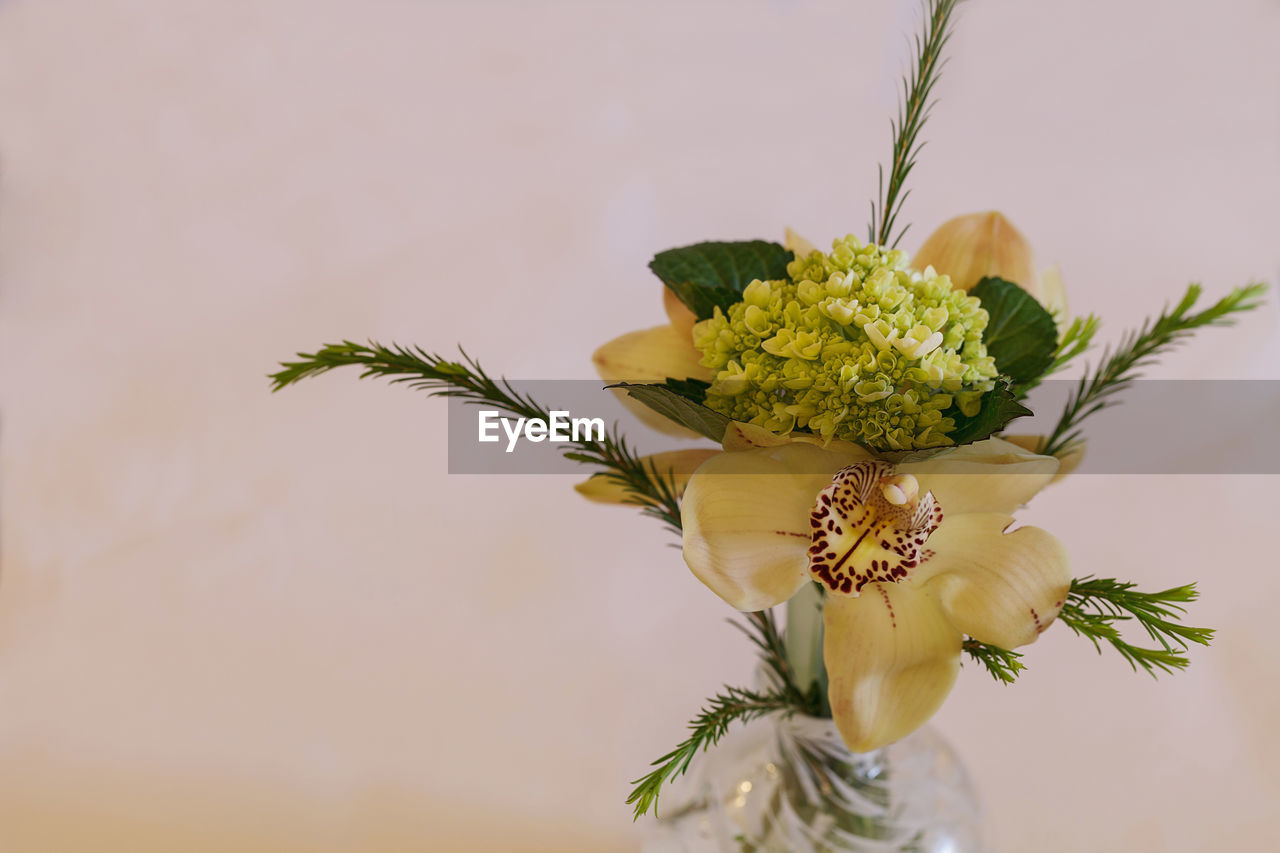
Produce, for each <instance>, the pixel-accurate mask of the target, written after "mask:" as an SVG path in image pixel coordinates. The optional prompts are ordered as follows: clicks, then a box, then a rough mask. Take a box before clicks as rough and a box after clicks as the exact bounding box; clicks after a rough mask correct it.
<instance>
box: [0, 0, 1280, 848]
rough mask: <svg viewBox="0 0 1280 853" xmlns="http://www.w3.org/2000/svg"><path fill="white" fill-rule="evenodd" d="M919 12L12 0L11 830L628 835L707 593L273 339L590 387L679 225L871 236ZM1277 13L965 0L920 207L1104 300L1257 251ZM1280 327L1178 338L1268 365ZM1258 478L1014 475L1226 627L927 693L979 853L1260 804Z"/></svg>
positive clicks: (6, 632)
mask: <svg viewBox="0 0 1280 853" xmlns="http://www.w3.org/2000/svg"><path fill="white" fill-rule="evenodd" d="M914 7H915V4H914V3H912V2H878V3H871V2H852V0H850V2H843V3H829V2H771V3H762V2H730V0H723V2H702V3H654V2H650V3H632V4H614V3H603V2H598V3H585V2H582V3H569V2H541V3H506V2H472V3H463V2H455V3H444V2H425V0H420V1H419V2H410V0H400V2H382V1H381V0H379V2H371V0H365V2H333V0H330V2H314V0H307V2H304V0H271V2H255V3H246V2H226V0H183V2H165V3H154V2H152V3H145V2H126V0H109V1H108V2H94V3H87V2H80V3H75V2H34V1H33V0H29V2H12V0H11V2H8V3H5V4H4V5H3V6H0V109H2V112H0V272H2V276H3V278H2V280H0V317H2V319H0V359H2V361H0V380H2V382H3V385H2V391H0V393H2V395H3V400H2V403H3V419H2V421H0V454H2V456H0V461H2V464H3V470H2V472H0V473H2V474H3V496H2V497H3V511H4V527H3V552H2V556H3V574H2V575H0V850H4V851H6V853H9V851H20V852H21V853H26V851H98V850H104V851H129V853H140V851H172V850H183V851H203V850H210V851H213V850H232V849H234V850H272V851H280V850H297V851H339V850H342V851H349V850H370V851H400V850H425V849H432V850H449V851H451V850H477V851H479V850H485V851H488V850H511V851H526V850H554V851H593V853H594V851H631V850H636V849H638V846H639V841H640V837H641V828H640V827H636V826H633V825H632V823H631V822H630V819H629V813H628V809H627V808H626V807H624V806H623V804H622V800H623V798H624V797H625V795H626V793H627V791H628V780H630V779H633V778H634V777H635V776H637V775H639V774H640V773H641V772H642V769H643V767H644V766H645V764H646V763H647V762H648V761H649V760H650V759H651V758H653V757H654V756H656V755H658V754H660V753H661V752H663V751H665V750H666V749H667V748H669V747H670V746H671V745H673V743H674V742H675V741H676V740H678V739H679V738H680V737H681V731H682V728H683V726H684V722H685V720H686V719H687V718H688V717H689V715H690V714H692V713H693V712H694V711H695V710H696V709H697V707H698V706H699V703H700V702H701V700H702V699H703V698H704V697H705V696H706V695H708V694H709V693H710V692H712V691H713V690H715V689H716V688H717V687H718V686H719V685H720V684H721V683H723V682H725V681H728V682H730V683H735V682H744V681H747V680H748V679H749V677H750V670H751V667H752V659H751V655H750V653H749V651H748V647H747V646H746V644H745V643H744V642H743V641H742V639H741V638H740V637H739V636H738V635H737V634H736V633H735V632H734V631H732V630H731V629H729V628H728V627H727V626H726V625H725V624H724V622H723V618H724V617H726V616H728V615H729V612H728V610H727V608H726V606H725V605H723V604H722V603H721V602H720V601H719V600H718V599H716V598H715V597H714V596H713V595H711V594H710V593H709V592H707V591H706V590H705V589H703V588H702V587H701V586H700V585H699V584H698V583H697V582H696V581H695V580H694V579H693V578H692V577H691V576H690V574H689V573H688V571H687V570H686V569H685V568H684V566H683V565H682V563H681V561H680V559H679V555H678V553H677V552H676V551H675V550H673V549H672V548H670V547H668V546H669V542H668V541H667V540H666V539H665V538H664V537H663V536H662V535H661V534H660V532H659V530H658V528H657V526H656V525H654V524H653V523H652V522H649V521H646V520H644V519H642V518H639V517H637V516H636V515H635V514H634V513H632V512H629V511H626V510H617V509H610V508H603V507H599V506H593V505H588V504H586V503H584V502H582V501H580V500H579V499H578V498H577V496H576V495H575V494H574V493H573V492H572V491H571V490H570V489H569V481H566V480H565V479H563V478H536V477H520V478H486V477H448V476H447V475H446V473H445V470H446V455H445V409H444V405H443V403H441V402H439V401H427V400H425V399H422V398H420V397H419V396H415V395H414V394H412V393H410V392H408V391H406V390H402V389H390V388H387V387H383V386H381V385H375V384H372V383H363V384H362V383H359V382H357V381H355V375H354V374H348V375H335V376H331V377H328V378H326V379H323V380H319V381H314V382H311V383H309V384H307V385H305V386H303V387H300V388H297V389H295V390H292V391H289V392H288V393H285V394H281V395H277V396H275V397H272V396H271V395H270V394H268V393H267V384H266V381H265V378H264V374H265V373H267V372H268V370H270V369H271V367H272V365H273V364H274V362H276V361H277V360H279V359H280V358H282V357H287V356H289V355H290V354H291V353H292V352H294V351H296V350H300V349H308V348H313V347H315V346H316V345H318V344H320V343H322V342H325V341H333V340H337V339H339V338H342V337H350V338H357V339H362V338H365V337H370V336H372V337H377V338H379V339H383V340H396V341H404V342H418V343H422V344H424V345H427V346H430V347H434V348H438V349H440V350H441V351H448V350H450V349H451V348H452V347H453V345H454V344H455V343H456V342H459V341H462V342H464V343H465V344H466V345H467V346H468V347H469V348H470V349H471V350H473V351H474V352H475V353H477V354H479V355H481V356H482V357H483V359H484V361H485V363H486V364H487V365H489V366H490V367H491V368H492V369H493V370H495V371H499V372H505V373H507V374H510V375H513V376H519V377H557V378H560V377H584V376H589V375H590V371H589V366H588V356H589V354H590V352H591V350H592V349H593V348H594V347H595V346H596V345H597V344H598V343H600V342H602V341H603V340H605V339H607V338H609V337H612V336H614V335H616V334H619V333H621V332H623V331H626V330H629V329H631V328H634V327H637V326H640V325H653V324H656V323H658V322H660V320H661V309H660V303H659V291H658V287H657V285H656V283H655V281H654V280H652V279H651V277H650V276H649V274H648V273H647V271H646V269H645V263H646V261H647V260H648V258H649V257H650V256H651V255H652V253H653V252H654V251H656V250H659V249H663V248H666V247H669V246H672V245H679V244H684V243H689V242H693V241H696V240H699V239H705V238H749V237H769V238H773V237H777V236H780V234H781V231H782V229H783V227H784V226H786V225H792V226H794V227H796V228H797V229H799V230H800V231H801V232H802V233H805V234H807V235H810V236H811V237H812V238H813V239H815V240H817V241H821V242H825V241H827V240H829V239H830V238H831V237H832V236H834V235H836V234H837V233H844V232H847V231H854V232H857V233H862V231H863V229H864V227H865V220H866V211H867V200H868V199H869V198H870V197H871V195H872V194H873V192H874V189H875V164H876V162H877V161H878V160H880V159H883V158H884V157H885V156H886V154H887V150H888V128H887V119H888V116H889V115H890V114H891V112H892V111H893V109H894V100H895V87H896V85H897V80H898V76H899V72H900V68H901V66H902V62H903V59H904V53H905V48H904V45H905V33H906V32H908V31H909V30H910V29H911V28H912V26H913V21H914V17H913V9H914ZM1278 39H1280V5H1278V4H1277V3H1276V2H1274V0H1232V2H1222V3H1217V4H1213V6H1212V7H1208V6H1205V5H1204V4H1202V3H1162V4H1153V3H1149V2H1140V0H1124V2H1120V0H1106V2H1103V0H1089V1H1088V2H1076V3H1055V4H1050V3H1039V2H1037V3H1029V2H1016V0H975V2H972V3H968V4H966V6H965V7H964V10H963V14H962V16H961V21H960V26H959V30H958V33H957V35H956V38H955V41H954V46H953V50H952V60H951V64H950V65H949V66H948V69H947V75H946V77H945V78H944V81H943V83H942V84H941V87H940V89H939V93H940V94H941V95H942V98H943V100H942V103H941V104H940V106H939V107H938V109H937V112H936V115H935V118H934V120H933V122H932V124H931V125H930V126H929V128H928V131H927V136H928V138H929V140H930V144H929V146H928V147H927V148H926V150H925V153H924V156H923V158H922V160H921V162H920V166H919V168H918V171H917V173H916V174H915V176H914V180H913V182H912V185H913V186H914V187H915V191H914V194H913V196H912V198H911V199H910V201H909V203H908V209H907V214H908V216H909V217H910V218H911V219H913V220H914V221H915V222H916V223H918V230H916V231H914V232H913V234H914V237H913V238H909V239H908V240H907V243H908V244H909V245H910V246H914V245H916V243H917V242H918V240H919V239H920V238H922V237H923V235H924V234H925V233H927V231H928V230H929V229H931V228H932V227H933V226H934V225H936V224H937V223H938V222H940V221H941V220H942V219H944V218H946V217H948V216H950V215H952V214H955V213H958V212H963V211H968V210H976V209H985V208H992V207H995V208H1000V209H1002V210H1004V211H1005V212H1007V213H1008V214H1009V215H1010V216H1011V217H1012V218H1013V219H1014V220H1015V221H1016V222H1017V223H1018V224H1019V225H1020V227H1021V228H1022V229H1023V230H1024V231H1025V232H1026V233H1027V234H1028V235H1029V236H1030V237H1031V239H1032V240H1033V242H1034V243H1035V245H1036V247H1037V250H1038V252H1039V254H1040V257H1041V259H1042V260H1043V262H1044V263H1045V264H1048V263H1049V262H1052V261H1056V262H1058V263H1060V264H1061V267H1062V270H1063V273H1064V276H1065V278H1066V281H1067V284H1068V287H1069V290H1070V297H1071V301H1072V303H1073V306H1074V307H1075V308H1077V309H1079V310H1081V311H1087V310H1097V311H1101V312H1104V313H1105V315H1106V319H1107V327H1106V337H1107V338H1108V339H1112V340H1113V339H1115V338H1116V337H1117V336H1118V334H1119V332H1120V330H1122V329H1123V328H1125V327H1127V326H1130V325H1133V324H1136V323H1137V322H1139V321H1140V319H1141V318H1142V317H1143V316H1144V315H1146V314H1147V313H1149V312H1151V311H1153V310H1155V309H1157V308H1158V307H1159V306H1160V304H1161V303H1162V302H1164V301H1165V300H1167V299H1171V298H1174V297H1176V296H1177V295H1178V294H1179V293H1180V292H1181V289H1182V288H1183V287H1184V286H1185V284H1186V282H1187V281H1189V280H1193V279H1195V280H1200V281H1203V282H1204V284H1205V286H1206V289H1207V291H1208V293H1209V294H1210V295H1211V296H1217V295H1220V294H1222V293H1223V292H1225V291H1226V290H1227V289H1228V288H1229V287H1230V286H1232V285H1236V284H1241V283H1244V282H1245V281H1247V280H1249V279H1252V278H1265V279H1269V280H1271V281H1273V282H1274V281H1275V280H1276V279H1277V278H1278V277H1280V276H1278V273H1280V256H1278V253H1277V249H1276V235H1277V234H1280V215H1278V214H1277V209H1278V208H1277V202H1276V199H1277V197H1278V195H1280V169H1278V166H1277V156H1278V155H1277V151H1280V103H1278V102H1280V98H1278V97H1277V93H1278V92H1280V60H1277V53H1276V50H1275V45H1276V43H1277V40H1278ZM1277 327H1278V321H1277V312H1276V310H1275V303H1274V301H1273V302H1272V303H1271V304H1270V305H1268V307H1267V308H1266V310H1264V311H1262V312H1259V313H1258V314H1257V315H1255V316H1251V317H1249V318H1248V319H1246V320H1245V321H1244V322H1243V323H1241V324H1240V325H1239V326H1238V327H1237V328H1236V329H1234V330H1231V331H1219V330H1214V331H1211V332H1208V333H1206V334H1204V335H1203V336H1202V338H1201V339H1200V340H1199V341H1198V342H1197V343H1196V344H1195V345H1194V346H1192V347H1188V348H1186V349H1184V350H1182V351H1180V352H1178V353H1176V354H1174V355H1172V356H1170V357H1168V359H1167V360H1166V361H1165V364H1164V366H1163V367H1162V368H1161V369H1160V370H1159V371H1156V374H1157V375H1161V376H1171V377H1186V378H1208V377H1259V378H1260V377H1269V378H1280V332H1278V331H1277ZM1223 418H1224V421H1226V422H1230V418H1231V413H1229V412H1224V413H1223ZM1257 428H1258V429H1268V430H1274V429H1275V425H1274V424H1268V425H1258V427H1257ZM1278 485H1280V483H1278V482H1277V478H1275V477H1237V478H1226V477H1219V478H1214V477H1183V478H1175V477H1164V478H1159V477H1147V478H1139V477H1128V478H1122V477H1093V478H1087V479H1086V478H1081V479H1078V480H1075V481H1071V482H1068V483H1066V484H1063V485H1060V486H1058V487H1055V488H1054V489H1053V490H1052V491H1051V492H1049V493H1047V494H1045V495H1043V496H1042V498H1040V499H1038V500H1037V501H1036V503H1035V505H1034V507H1033V508H1032V509H1031V510H1030V511H1029V512H1027V513H1025V515H1024V519H1025V520H1027V521H1030V522H1033V523H1037V524H1040V525H1042V526H1046V527H1049V528H1051V529H1052V530H1053V531H1054V532H1056V533H1057V534H1058V535H1059V536H1060V537H1061V538H1062V539H1063V540H1064V541H1065V542H1066V543H1067V544H1068V546H1069V548H1070V551H1071V554H1072V558H1073V561H1074V566H1075V568H1076V571H1077V573H1078V574H1086V573H1091V572H1096V573H1100V574H1104V575H1119V576H1121V577H1129V578H1133V579H1135V580H1138V581H1140V582H1142V583H1143V584H1144V585H1147V586H1152V587H1158V586H1167V585H1173V584H1175V583H1181V582H1184V581H1187V580H1192V579H1196V580H1198V581H1199V582H1200V584H1201V587H1202V589H1203V592H1204V600H1203V601H1202V602H1201V603H1199V604H1197V605H1196V606H1195V608H1194V611H1193V614H1192V618H1193V619H1194V620H1195V621H1196V622H1200V623H1207V624H1210V625H1215V626H1218V627H1219V629H1220V631H1221V633H1220V636H1219V639H1218V642H1217V643H1216V644H1215V646H1214V647H1213V648H1212V649H1210V650H1207V651H1202V650H1196V651H1195V652H1194V654H1193V658H1194V663H1193V666H1192V668H1191V669H1190V671H1189V672H1187V673H1186V674H1184V675H1181V676H1178V677H1175V678H1166V679H1162V680H1160V681H1159V682H1155V681H1152V680H1151V679H1149V678H1147V677H1145V676H1141V675H1134V674H1132V673H1130V672H1129V670H1128V667H1127V666H1126V665H1125V664H1124V663H1123V662H1122V661H1121V660H1120V659H1118V658H1117V657H1116V656H1114V655H1111V654H1107V655H1105V656H1103V657H1101V658H1099V657H1098V656H1097V655H1095V653H1094V652H1093V650H1092V648H1091V647H1090V646H1089V645H1088V644H1087V643H1086V642H1084V641H1083V640H1079V639H1076V638H1074V637H1072V636H1070V635H1069V634H1067V633H1066V632H1065V631H1059V630H1055V631H1053V632H1051V633H1049V634H1048V635H1046V636H1045V637H1044V638H1043V639H1042V640H1041V642H1040V643H1038V644H1037V645H1036V646H1035V647H1033V648H1031V649H1030V650H1029V654H1028V656H1027V660H1028V662H1029V664H1030V666H1031V670H1030V671H1029V672H1028V673H1027V674H1026V675H1025V676H1024V677H1023V678H1022V679H1021V681H1020V683H1019V684H1018V686H1016V687H1014V688H1006V687H1001V686H998V685H996V684H995V683H994V682H992V681H991V680H990V679H989V678H987V677H986V676H985V675H983V674H981V673H979V672H976V671H974V670H973V669H972V668H969V669H967V670H966V672H965V673H964V676H963V678H962V679H961V682H960V685H959V686H958V688H957V689H956V691H955V693H954V694H953V695H952V697H951V699H950V701H949V702H948V704H947V705H946V707H945V708H944V710H943V711H942V713H941V714H940V715H939V716H938V718H937V724H938V726H939V727H940V728H941V729H942V730H943V731H944V732H945V733H946V734H947V735H948V736H949V737H950V738H951V739H952V740H953V741H954V742H955V743H956V745H957V747H958V748H959V750H960V751H961V752H962V754H963V756H964V757H965V759H966V760H967V762H968V764H969V766H970V767H971V768H972V771H973V773H974V774H975V776H976V778H977V780H978V783H979V785H980V787H981V790H982V792H983V794H984V796H985V799H986V803H987V806H988V823H989V828H990V836H991V839H992V842H993V846H994V847H995V848H996V849H999V850H1002V851H1006V853H1013V851H1026V850H1037V851H1078V850H1090V851H1126V853H1127V851H1163V850H1168V851H1217V850H1259V849H1265V848H1266V847H1267V844H1266V842H1265V841H1264V839H1267V838H1272V839H1274V838H1275V837H1276V835H1277V832H1278V825H1277V818H1276V816H1275V815H1276V812H1275V807H1274V804H1275V802H1276V801H1277V798H1278V797H1280V770H1278V769H1277V768H1280V734H1277V729H1276V725H1275V723H1276V721H1277V719H1278V718H1280V688H1278V687H1277V671H1278V669H1280V668H1278V667H1277V663H1278V662H1280V649H1278V644H1277V641H1276V634H1275V624H1276V620H1275V615H1274V606H1275V603H1276V601H1277V599H1278V597H1280V576H1278V575H1277V572H1276V564H1277V562H1278V561H1277V558H1276V555H1277V547H1276V544H1275V535H1276V527H1275V523H1274V518H1275V513H1276V510H1277V500H1276V497H1275V489H1276V488H1277V486H1278Z"/></svg>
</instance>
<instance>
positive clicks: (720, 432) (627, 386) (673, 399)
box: [609, 379, 729, 442]
mask: <svg viewBox="0 0 1280 853" xmlns="http://www.w3.org/2000/svg"><path fill="white" fill-rule="evenodd" d="M609 387H610V388H621V389H623V390H624V391H626V392H627V393H628V394H630V395H631V396H632V397H634V398H635V399H637V400H639V401H640V402H641V403H644V404H645V405H646V406H648V407H649V408H651V409H653V410H654V411H655V412H657V413H658V414H660V415H663V416H665V417H667V418H669V419H671V420H673V421H675V422H676V423H678V424H680V425H681V426H683V427H688V428H689V429H691V430H693V431H694V432H696V433H698V434H700V435H705V436H706V437H707V438H709V439H711V440H712V441H716V442H720V441H723V440H724V431H725V429H727V428H728V426H729V417H728V415H722V414H720V413H719V412H717V411H714V410H713V409H708V408H707V407H706V406H704V405H702V400H703V399H705V398H706V390H707V387H708V386H707V383H705V382H699V381H698V380H696V379H685V380H671V379H668V380H667V381H666V383H656V384H632V383H628V382H620V383H618V384H617V385H610V386H609Z"/></svg>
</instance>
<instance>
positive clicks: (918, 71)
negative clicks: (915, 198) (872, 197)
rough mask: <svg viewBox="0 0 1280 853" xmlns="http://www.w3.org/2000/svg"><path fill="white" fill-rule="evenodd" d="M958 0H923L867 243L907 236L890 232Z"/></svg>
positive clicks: (899, 208)
mask: <svg viewBox="0 0 1280 853" xmlns="http://www.w3.org/2000/svg"><path fill="white" fill-rule="evenodd" d="M958 2H959V0H926V5H925V8H924V30H923V32H922V33H921V34H920V35H917V36H916V37H915V52H914V61H913V63H912V68H911V71H910V73H909V74H908V75H907V77H906V78H905V79H904V80H903V81H902V102H901V103H900V104H899V105H898V117H897V119H896V120H895V121H893V122H892V123H891V125H890V127H891V129H892V131H893V156H892V158H891V159H890V161H889V179H888V181H887V182H886V181H885V175H884V167H883V166H881V167H880V181H879V189H880V190H881V191H882V194H881V195H880V202H879V205H877V203H876V202H872V203H871V224H870V226H869V227H868V229H867V231H868V233H869V235H870V239H871V242H873V243H876V244H879V245H881V246H890V247H893V246H897V245H898V241H900V240H901V239H902V236H903V235H904V234H905V233H906V232H907V229H906V228H905V227H904V228H903V229H902V230H901V231H898V232H897V234H896V236H893V235H894V226H895V225H896V223H897V220H898V214H899V213H901V212H902V204H903V202H905V201H906V198H907V195H908V193H909V191H907V190H906V189H905V186H906V182H907V177H908V176H909V175H910V174H911V170H912V169H913V168H914V167H915V164H916V157H917V156H918V155H919V154H920V149H921V148H922V147H923V146H924V142H922V141H921V140H920V130H921V128H923V127H924V123H925V121H927V120H928V118H929V113H930V112H931V111H932V110H933V105H934V101H933V100H931V98H932V95H933V87H934V85H935V84H936V83H937V82H938V77H939V75H940V73H941V71H942V65H943V60H942V51H943V49H944V48H945V47H946V45H947V42H948V41H949V40H950V38H951V14H952V12H954V11H955V8H956V5H957V4H958Z"/></svg>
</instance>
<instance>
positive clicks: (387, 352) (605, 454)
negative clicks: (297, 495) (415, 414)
mask: <svg viewBox="0 0 1280 853" xmlns="http://www.w3.org/2000/svg"><path fill="white" fill-rule="evenodd" d="M460 351H461V350H460ZM298 358H299V359H301V360H300V361H293V362H284V363H282V364H281V365H280V366H281V367H282V368H283V369H282V370H280V371H278V372H277V373H273V374H271V377H270V378H271V383H272V390H274V391H279V390H280V389H281V388H285V387H287V386H289V385H293V384H295V383H297V382H300V381H302V380H303V379H306V378H308V377H311V376H318V375H320V374H322V373H326V372H328V371H330V370H334V369H336V368H339V367H359V368H361V371H362V372H361V374H360V378H361V379H363V378H365V377H368V376H381V377H384V378H387V379H389V380H390V381H391V382H392V383H393V384H398V383H404V384H407V385H408V386H409V387H410V388H415V389H418V390H422V391H426V392H427V393H428V394H430V395H431V396H433V397H459V398H462V399H465V400H467V401H468V402H471V403H489V404H491V405H494V406H497V407H498V408H500V409H502V410H504V411H506V412H509V413H510V414H513V415H516V416H517V417H524V418H538V419H541V420H547V419H548V413H547V410H546V409H545V407H543V406H542V405H541V404H539V403H537V402H536V401H534V400H533V399H531V398H530V397H529V396H528V395H522V394H520V393H519V392H517V391H516V390H515V389H514V388H512V387H511V384H510V383H509V382H507V380H505V379H498V380H494V379H492V378H491V377H490V376H489V375H488V374H487V373H485V372H484V369H483V368H481V366H480V364H479V363H478V362H477V361H476V360H475V359H473V358H471V356H469V355H467V354H466V352H465V351H462V359H463V360H462V361H461V362H457V361H449V360H447V359H445V358H442V357H441V356H438V355H435V354H432V353H428V352H426V351H425V350H423V349H422V348H420V347H403V346H397V345H395V344H392V345H391V346H389V347H388V346H382V345H381V344H378V343H375V342H372V341H371V342H370V343H369V344H367V345H365V344H356V343H352V342H351V341H344V342H342V343H341V344H328V345H326V346H324V347H321V348H320V349H319V350H318V351H316V352H314V353H298ZM564 456H565V458H567V459H572V460H574V461H576V462H582V463H585V464H588V465H595V466H597V467H598V468H600V469H601V471H600V473H599V474H598V476H603V477H607V478H608V479H610V480H612V481H614V482H615V483H617V484H618V485H620V486H621V487H622V488H623V489H624V490H625V491H626V493H627V502H628V503H632V504H635V505H637V506H639V507H640V508H641V511H643V512H644V513H645V514H646V515H649V516H652V517H654V518H656V519H658V520H659V521H661V522H663V523H664V524H665V525H666V526H667V527H668V528H670V529H671V530H674V531H676V532H677V533H678V532H679V531H680V501H679V499H678V497H677V491H676V486H675V483H674V481H673V479H672V476H671V472H670V471H659V470H658V469H657V468H656V467H655V466H654V464H653V462H652V460H647V459H643V458H641V457H639V456H637V455H636V453H635V451H633V450H632V449H631V447H630V446H629V445H628V444H627V441H626V439H625V438H624V437H623V436H622V434H621V433H620V432H619V431H618V429H617V427H616V426H615V427H613V428H612V429H610V430H609V431H608V432H606V433H605V435H604V438H603V439H600V440H597V439H580V440H575V441H572V442H570V443H569V449H567V450H565V452H564Z"/></svg>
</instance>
